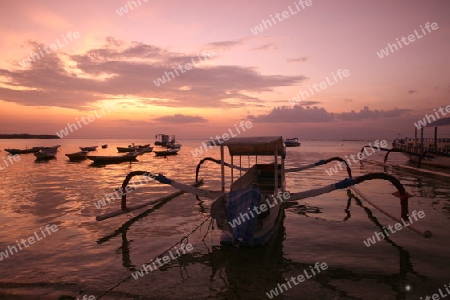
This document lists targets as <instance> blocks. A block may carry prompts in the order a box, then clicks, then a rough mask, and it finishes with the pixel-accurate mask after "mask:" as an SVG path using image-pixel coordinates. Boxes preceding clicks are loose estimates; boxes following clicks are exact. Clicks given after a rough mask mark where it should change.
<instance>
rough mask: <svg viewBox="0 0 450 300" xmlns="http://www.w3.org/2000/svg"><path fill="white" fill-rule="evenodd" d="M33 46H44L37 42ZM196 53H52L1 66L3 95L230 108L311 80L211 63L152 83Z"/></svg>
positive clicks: (45, 101)
mask: <svg viewBox="0 0 450 300" xmlns="http://www.w3.org/2000/svg"><path fill="white" fill-rule="evenodd" d="M30 45H31V46H32V47H33V48H34V49H36V48H37V47H41V46H42V44H40V43H38V42H34V41H33V42H30ZM196 55H197V53H176V52H172V51H169V50H167V49H163V48H161V47H158V46H154V45H148V44H145V43H140V42H125V41H121V40H117V39H114V38H112V37H108V38H106V39H105V41H104V44H103V45H102V46H99V47H96V48H91V49H89V50H87V51H85V52H83V53H79V54H73V55H71V54H67V53H63V52H52V53H51V54H49V55H46V56H45V57H43V58H42V59H40V60H39V61H36V62H35V63H33V64H32V65H31V66H30V67H29V68H27V69H16V68H14V67H13V66H11V68H8V69H5V68H3V69H1V68H0V76H2V77H3V78H4V79H6V80H4V81H3V86H2V87H0V93H1V95H2V100H4V101H8V102H15V103H18V104H21V105H27V106H56V107H65V108H76V109H81V108H83V107H89V106H91V105H92V104H93V103H95V102H97V101H100V100H109V99H116V98H133V99H138V100H137V102H140V104H144V105H158V106H168V107H222V108H226V107H235V106H236V102H239V101H241V102H240V103H248V102H249V101H254V102H256V101H257V100H259V99H257V98H255V97H254V96H248V95H247V94H251V93H253V95H254V94H255V93H256V94H257V93H262V92H270V91H273V90H274V89H275V88H276V87H282V86H296V85H298V84H299V83H300V82H302V81H303V80H305V79H306V77H304V76H301V75H298V76H286V75H264V74H261V73H260V72H259V71H258V69H257V68H254V67H248V66H247V67H245V66H233V65H208V66H205V67H202V66H199V67H198V68H195V69H192V70H190V71H189V72H187V73H186V74H184V75H183V76H180V77H179V78H177V80H172V81H170V82H168V83H167V84H165V85H164V86H161V87H159V88H158V87H156V86H155V85H154V84H153V82H152V80H153V79H155V78H157V77H158V76H160V75H161V74H163V73H164V72H165V71H167V69H168V67H170V66H173V65H174V64H177V63H181V62H185V61H186V60H188V59H189V58H190V57H194V56H195V57H196ZM186 87H189V88H188V89H187V88H186ZM230 91H231V92H230ZM231 97H234V99H232V100H233V101H230V100H231ZM137 102H135V103H136V105H139V103H137ZM238 105H239V104H238Z"/></svg>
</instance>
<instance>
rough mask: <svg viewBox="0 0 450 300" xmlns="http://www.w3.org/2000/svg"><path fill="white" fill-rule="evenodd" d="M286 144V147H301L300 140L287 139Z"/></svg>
mask: <svg viewBox="0 0 450 300" xmlns="http://www.w3.org/2000/svg"><path fill="white" fill-rule="evenodd" d="M284 144H285V145H286V147H300V142H299V141H298V138H292V139H286V140H285V141H284Z"/></svg>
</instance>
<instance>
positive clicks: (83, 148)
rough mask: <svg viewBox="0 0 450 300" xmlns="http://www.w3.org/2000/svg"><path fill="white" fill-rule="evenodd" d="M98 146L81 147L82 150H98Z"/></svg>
mask: <svg viewBox="0 0 450 300" xmlns="http://www.w3.org/2000/svg"><path fill="white" fill-rule="evenodd" d="M97 147H98V146H91V147H80V149H81V151H96V150H97Z"/></svg>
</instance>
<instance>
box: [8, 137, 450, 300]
mask: <svg viewBox="0 0 450 300" xmlns="http://www.w3.org/2000/svg"><path fill="white" fill-rule="evenodd" d="M131 142H135V143H136V144H146V143H150V142H152V141H144V140H142V141H139V140H134V141H128V140H100V141H97V140H76V139H64V140H0V148H1V149H4V148H8V147H12V148H25V146H28V147H32V146H41V145H47V146H50V145H54V144H61V145H62V147H61V149H60V150H59V152H58V156H57V159H54V160H50V161H48V162H35V157H34V155H32V154H27V155H22V156H21V160H20V161H19V162H15V163H14V164H12V165H11V166H9V167H7V168H5V169H3V170H0V178H2V187H1V189H0V231H1V233H2V234H1V235H0V252H1V251H5V249H7V247H8V246H16V245H17V242H16V240H19V241H20V239H22V238H24V239H28V238H29V237H31V236H33V234H34V232H37V233H38V234H41V233H40V232H41V231H40V228H43V229H44V228H45V225H47V224H49V225H52V224H55V225H57V227H58V230H57V231H56V232H53V233H52V234H51V235H50V236H46V237H45V238H43V239H42V240H39V241H37V242H36V243H35V244H33V245H30V246H29V247H27V248H25V249H23V250H21V251H19V252H18V253H16V254H14V255H12V256H11V255H10V257H8V258H4V259H3V260H2V261H0V278H1V279H0V298H2V297H3V298H2V299H21V298H8V296H1V295H2V293H3V294H5V295H6V294H7V295H12V294H19V295H21V297H26V296H27V297H28V298H24V299H35V298H37V296H38V295H39V296H41V297H43V298H41V299H57V298H58V297H59V296H60V295H73V296H78V297H80V299H81V297H82V296H83V295H94V296H96V297H98V296H99V295H101V294H103V293H105V292H106V291H108V290H110V289H112V288H113V287H115V286H116V285H117V286H116V287H115V288H114V289H112V291H111V292H109V293H107V294H106V295H105V296H103V298H102V299H269V298H268V296H267V294H266V293H267V292H269V291H270V290H271V289H274V288H276V287H277V284H279V283H285V278H291V277H292V276H295V277H297V276H298V275H300V274H304V273H303V272H304V270H310V269H309V266H310V265H314V264H315V263H316V262H319V263H323V262H324V263H326V264H327V266H328V269H326V270H324V271H322V272H320V273H319V274H317V275H316V276H314V277H313V278H310V279H307V280H306V281H304V282H302V283H300V284H298V285H294V284H291V285H292V288H290V289H289V290H287V291H284V292H283V293H282V294H281V295H280V296H277V297H275V299H419V298H420V297H423V298H424V299H425V296H426V295H429V296H432V295H433V294H436V293H439V289H441V291H442V292H443V293H446V291H445V288H444V284H447V285H448V284H449V282H450V269H449V268H448V266H449V262H450V251H449V250H448V246H450V243H449V239H450V233H449V228H450V214H449V212H450V200H449V198H450V197H449V196H450V185H449V179H448V178H442V177H436V176H430V175H424V174H414V173H411V172H406V171H401V170H395V169H394V170H388V172H389V173H390V174H393V175H394V176H396V177H397V178H399V179H400V180H401V182H402V183H403V184H404V185H405V186H406V188H407V190H408V192H409V193H411V194H413V195H414V197H413V198H411V200H410V212H411V211H413V210H417V211H420V210H422V211H424V213H425V217H424V218H423V219H420V220H419V221H418V222H417V223H416V224H415V225H417V226H418V227H420V228H423V229H428V230H431V231H432V232H433V234H434V236H433V237H432V238H430V239H425V238H423V237H421V236H419V235H418V234H416V233H414V232H412V231H410V230H408V229H404V228H403V230H401V231H399V232H396V233H395V234H391V236H390V240H387V241H383V240H382V241H380V242H377V243H376V244H374V245H372V246H370V247H367V246H365V245H364V243H363V241H364V240H366V239H367V238H370V237H371V236H372V235H373V234H374V232H378V231H380V228H379V227H378V226H377V224H382V225H384V226H388V225H394V224H395V223H396V222H395V221H393V220H391V219H390V218H388V217H386V216H384V215H383V214H382V213H380V212H379V211H377V210H376V209H373V208H371V207H370V206H369V205H367V204H366V206H367V207H369V208H370V211H367V210H365V209H363V208H361V207H360V206H358V205H357V204H356V202H355V201H354V200H353V199H352V200H350V203H351V205H350V208H349V210H348V211H347V212H346V211H345V209H346V207H347V205H348V201H349V197H348V196H347V193H346V191H345V190H340V191H335V192H332V193H329V194H326V195H323V196H319V197H315V198H309V199H306V200H302V201H298V203H295V204H294V203H290V204H288V205H286V209H285V212H286V216H285V218H284V220H283V226H280V229H279V232H277V235H276V237H275V238H274V239H273V240H272V241H271V243H269V244H268V245H267V246H265V247H263V248H259V249H234V248H230V247H223V246H220V243H219V231H218V230H216V229H215V225H214V226H212V227H209V225H210V222H209V221H207V222H205V223H204V224H203V225H202V226H200V227H199V228H198V229H197V230H196V231H194V232H193V233H192V234H191V235H190V236H189V237H188V239H186V240H184V242H185V243H187V242H189V243H191V244H192V245H193V250H192V251H191V252H188V253H187V254H185V255H183V256H182V257H181V258H179V259H177V260H173V261H171V262H170V263H168V264H166V265H164V267H161V268H160V269H159V270H156V271H154V272H149V274H147V275H145V276H144V277H142V278H140V279H138V280H135V279H133V278H132V277H130V274H131V273H132V272H134V271H136V270H137V269H139V268H141V266H142V264H144V263H148V262H150V261H151V260H152V259H155V258H156V257H157V256H158V255H160V254H162V253H163V252H164V251H166V250H168V249H170V247H172V246H174V245H178V247H179V244H177V243H178V242H179V241H180V240H182V239H183V237H184V236H186V235H188V234H189V233H191V232H192V231H193V230H194V229H195V228H196V227H197V226H198V225H199V224H201V223H202V222H203V221H204V220H205V219H206V218H207V217H208V215H209V208H210V205H211V202H212V201H211V200H209V199H201V200H200V201H199V200H197V199H196V198H195V197H194V196H192V195H186V194H185V195H182V196H179V197H177V198H175V199H173V200H171V201H169V202H167V203H165V204H163V205H159V206H156V207H152V206H150V207H148V208H144V209H141V210H138V211H135V212H132V213H129V214H127V215H122V216H118V217H115V218H112V219H108V220H105V221H102V222H98V221H96V220H95V216H97V215H100V214H103V213H106V212H109V211H113V210H117V209H119V207H120V203H119V202H118V201H114V202H112V203H111V204H108V205H107V206H105V207H102V208H100V209H98V208H96V207H95V206H94V202H95V201H97V200H100V199H101V198H102V197H103V196H104V195H105V194H110V193H113V192H114V189H115V188H118V187H119V186H120V185H121V183H122V181H123V179H124V178H125V176H126V175H127V174H128V173H129V172H130V171H136V170H143V171H151V172H154V173H163V174H164V175H166V176H167V177H169V178H172V179H175V180H178V181H182V182H185V183H191V182H193V181H194V179H195V166H196V164H197V162H198V161H199V159H200V158H195V157H193V155H192V154H191V150H193V149H194V148H195V147H199V146H200V145H201V141H193V140H192V141H181V142H182V144H183V147H182V150H181V151H180V153H179V155H177V156H173V157H168V158H159V157H155V156H154V154H153V153H147V154H145V155H143V156H139V158H138V159H139V162H136V163H131V164H130V163H122V164H115V165H108V166H104V167H95V166H92V165H91V162H90V161H89V160H86V161H82V162H79V163H71V162H68V160H67V158H66V157H65V156H64V154H65V153H71V152H76V151H78V150H79V149H78V147H79V146H91V145H99V146H100V145H101V144H108V145H109V147H108V148H107V149H99V150H97V151H96V152H93V153H95V155H115V154H117V153H116V146H127V145H128V144H130V143H131ZM364 144H367V143H366V142H343V143H342V142H317V141H315V142H309V141H303V142H302V145H301V147H299V148H288V149H287V159H286V167H287V168H290V167H297V166H302V165H306V164H309V163H313V162H316V161H318V160H320V159H326V158H329V157H332V156H341V157H345V155H347V156H349V155H351V154H354V155H356V154H357V153H358V152H359V150H360V149H361V147H362V146H363V145H364ZM99 148H100V147H99ZM204 156H212V157H216V158H219V150H218V149H212V150H209V151H208V152H206V153H205V154H204ZM3 157H4V158H5V159H6V157H7V153H6V152H1V154H0V158H1V159H0V166H1V167H4V166H5V163H4V161H3ZM382 157H383V154H381V153H374V154H373V155H371V157H370V158H371V159H375V160H378V161H381V160H382ZM243 161H244V159H243ZM392 161H395V162H396V163H406V159H405V158H403V157H402V156H401V155H400V154H398V153H394V154H392ZM334 165H335V164H334V163H333V164H331V165H328V166H321V167H317V168H315V169H311V170H307V171H303V172H298V173H288V174H287V189H288V190H289V191H291V192H299V191H303V190H307V189H311V188H317V187H321V186H325V185H328V184H331V183H334V182H336V181H339V180H341V179H344V178H345V177H346V174H345V173H343V172H342V171H341V172H340V173H338V174H335V175H333V176H329V175H327V173H326V169H327V168H328V167H330V166H334ZM352 170H353V172H354V175H355V176H357V175H361V174H365V173H369V172H382V171H383V169H382V167H379V166H377V165H372V164H363V165H360V164H354V165H353V166H352ZM200 177H201V178H204V180H205V184H204V185H203V188H208V189H213V190H219V189H220V185H219V179H220V176H219V166H218V165H215V164H213V163H211V162H207V163H205V164H204V166H203V167H202V169H201V175H200ZM359 189H360V190H361V191H363V192H364V193H365V194H366V195H367V196H368V197H369V198H370V200H372V201H374V202H376V203H377V204H378V205H379V206H380V207H382V208H383V209H384V210H387V211H389V212H392V213H393V214H394V215H396V216H399V215H400V205H399V200H398V199H397V198H395V197H394V196H392V195H391V193H392V192H395V189H394V188H393V186H391V185H390V184H389V183H388V182H386V181H380V180H376V181H369V182H364V183H362V184H361V185H359ZM173 191H174V190H173V188H171V187H170V186H166V185H162V184H159V183H154V182H150V183H148V184H146V185H145V186H143V187H139V188H138V189H137V190H136V191H134V192H132V194H130V195H129V196H128V200H129V203H130V204H138V203H142V202H143V201H146V200H151V199H154V198H157V197H160V196H162V195H165V194H167V193H170V192H173ZM369 215H370V216H371V217H370V218H369ZM373 217H375V218H376V219H374V218H373ZM377 222H378V223H377ZM122 281H123V282H122ZM119 283H120V284H119ZM407 287H409V288H407ZM45 297H47V298H45Z"/></svg>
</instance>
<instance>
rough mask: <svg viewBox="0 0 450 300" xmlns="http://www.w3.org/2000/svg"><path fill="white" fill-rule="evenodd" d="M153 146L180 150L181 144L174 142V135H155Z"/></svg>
mask: <svg viewBox="0 0 450 300" xmlns="http://www.w3.org/2000/svg"><path fill="white" fill-rule="evenodd" d="M155 146H161V147H166V148H181V144H180V143H177V142H176V141H175V135H167V134H161V133H160V134H157V135H156V141H155Z"/></svg>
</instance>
